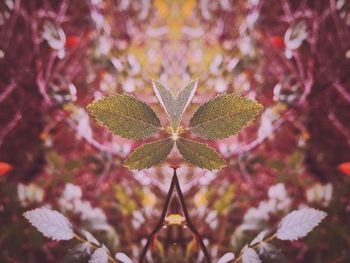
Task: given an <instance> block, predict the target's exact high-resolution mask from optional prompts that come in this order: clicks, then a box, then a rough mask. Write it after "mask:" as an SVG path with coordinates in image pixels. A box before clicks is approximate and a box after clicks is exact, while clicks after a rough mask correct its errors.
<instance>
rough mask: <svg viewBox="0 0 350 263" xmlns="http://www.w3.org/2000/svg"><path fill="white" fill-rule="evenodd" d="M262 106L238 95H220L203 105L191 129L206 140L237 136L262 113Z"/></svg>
mask: <svg viewBox="0 0 350 263" xmlns="http://www.w3.org/2000/svg"><path fill="white" fill-rule="evenodd" d="M261 109H262V105H261V104H259V103H258V102H256V101H254V100H250V99H247V98H245V97H242V96H238V95H227V94H223V95H219V96H217V97H215V98H213V99H211V100H209V101H207V102H206V103H204V104H202V105H201V106H200V107H199V108H198V110H197V111H196V112H195V114H194V115H193V117H192V119H191V121H190V129H191V130H192V132H194V133H195V134H197V135H199V136H201V137H203V138H206V139H210V140H212V139H223V138H227V137H229V136H231V135H235V134H237V133H238V132H239V131H240V130H241V129H242V128H243V127H244V126H246V125H247V123H248V122H249V121H251V120H253V119H254V118H255V117H256V116H257V115H258V114H259V113H260V111H261Z"/></svg>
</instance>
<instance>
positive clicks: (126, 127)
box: [87, 94, 161, 140]
mask: <svg viewBox="0 0 350 263" xmlns="http://www.w3.org/2000/svg"><path fill="white" fill-rule="evenodd" d="M87 109H88V110H89V112H90V113H91V114H92V115H93V116H94V117H95V118H96V119H97V120H99V121H100V122H102V123H103V124H104V125H105V126H106V127H108V129H110V130H111V131H112V133H113V134H116V135H119V136H122V137H124V138H128V139H135V140H139V139H145V138H147V137H149V136H151V135H152V134H154V133H155V132H157V131H158V130H159V128H160V127H161V125H160V121H159V119H158V117H157V115H156V114H155V112H154V111H153V110H152V108H151V107H150V106H149V105H147V104H146V103H144V102H143V101H141V100H139V99H138V98H135V97H134V96H131V95H120V94H117V95H112V96H108V97H105V98H103V99H101V100H98V101H95V102H93V103H91V104H89V105H88V107H87Z"/></svg>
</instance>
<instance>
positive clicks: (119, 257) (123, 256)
mask: <svg viewBox="0 0 350 263" xmlns="http://www.w3.org/2000/svg"><path fill="white" fill-rule="evenodd" d="M115 258H116V259H117V260H119V261H120V262H122V263H133V261H132V260H131V259H130V258H129V257H128V256H127V255H126V254H125V253H122V252H118V253H116V254H115Z"/></svg>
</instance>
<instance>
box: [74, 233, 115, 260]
mask: <svg viewBox="0 0 350 263" xmlns="http://www.w3.org/2000/svg"><path fill="white" fill-rule="evenodd" d="M74 238H75V239H76V240H78V241H79V242H82V243H87V244H88V245H89V246H90V247H92V248H93V249H98V248H100V247H99V246H96V245H95V244H93V243H91V242H90V241H89V240H86V239H84V238H82V237H81V236H79V235H77V234H75V233H74ZM108 259H109V260H110V261H111V262H113V263H117V261H116V260H115V259H114V258H113V257H112V256H111V254H110V252H109V251H108Z"/></svg>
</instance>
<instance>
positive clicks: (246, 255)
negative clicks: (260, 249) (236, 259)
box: [242, 247, 261, 263]
mask: <svg viewBox="0 0 350 263" xmlns="http://www.w3.org/2000/svg"><path fill="white" fill-rule="evenodd" d="M260 262H261V260H260V258H259V255H258V253H256V252H255V250H254V249H252V248H250V247H248V248H246V249H244V250H243V255H242V263H260Z"/></svg>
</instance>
